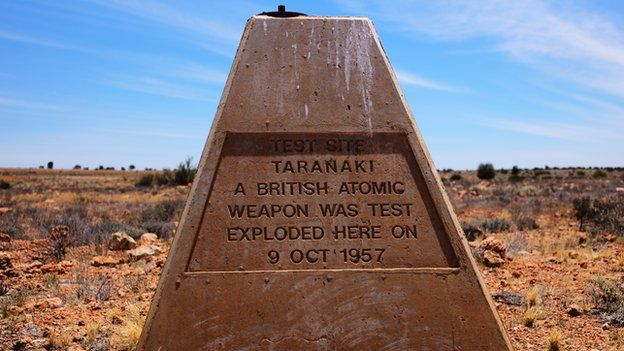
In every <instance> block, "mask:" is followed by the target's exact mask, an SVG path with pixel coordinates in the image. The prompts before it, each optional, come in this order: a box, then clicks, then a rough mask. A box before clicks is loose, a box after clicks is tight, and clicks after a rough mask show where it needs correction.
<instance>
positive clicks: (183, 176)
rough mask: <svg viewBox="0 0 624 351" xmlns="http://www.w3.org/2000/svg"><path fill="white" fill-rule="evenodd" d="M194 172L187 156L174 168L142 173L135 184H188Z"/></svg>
mask: <svg viewBox="0 0 624 351" xmlns="http://www.w3.org/2000/svg"><path fill="white" fill-rule="evenodd" d="M196 172H197V169H196V168H195V167H194V166H193V159H192V158H190V157H189V158H187V159H186V160H185V161H184V162H181V163H180V164H179V165H178V167H177V168H176V169H174V170H169V169H164V170H162V171H160V172H154V173H146V174H143V175H142V176H141V177H139V180H138V181H137V182H136V183H135V185H136V186H137V187H150V186H175V185H188V184H190V183H192V182H193V180H194V179H195V173H196Z"/></svg>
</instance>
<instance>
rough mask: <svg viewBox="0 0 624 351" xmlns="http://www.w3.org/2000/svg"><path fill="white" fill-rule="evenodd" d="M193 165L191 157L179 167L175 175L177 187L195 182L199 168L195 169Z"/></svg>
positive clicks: (174, 179) (174, 181) (174, 180)
mask: <svg viewBox="0 0 624 351" xmlns="http://www.w3.org/2000/svg"><path fill="white" fill-rule="evenodd" d="M192 163H193V159H192V158H191V157H189V158H187V159H186V160H185V161H184V162H182V163H180V164H179V165H178V168H176V169H175V171H174V174H173V183H174V184H175V185H187V184H190V183H192V182H193V179H195V173H196V172H197V168H195V167H193V166H192Z"/></svg>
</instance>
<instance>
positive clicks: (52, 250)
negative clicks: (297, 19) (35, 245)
mask: <svg viewBox="0 0 624 351" xmlns="http://www.w3.org/2000/svg"><path fill="white" fill-rule="evenodd" d="M48 239H49V240H50V244H49V247H48V254H49V255H50V256H52V258H54V259H55V260H56V261H61V260H63V259H64V258H65V255H67V248H68V247H69V244H70V238H69V227H68V226H66V225H57V226H55V227H54V228H52V230H51V231H50V237H49V238H48Z"/></svg>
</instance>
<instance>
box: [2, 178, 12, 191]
mask: <svg viewBox="0 0 624 351" xmlns="http://www.w3.org/2000/svg"><path fill="white" fill-rule="evenodd" d="M7 189H11V184H9V182H7V181H6V180H0V190H7Z"/></svg>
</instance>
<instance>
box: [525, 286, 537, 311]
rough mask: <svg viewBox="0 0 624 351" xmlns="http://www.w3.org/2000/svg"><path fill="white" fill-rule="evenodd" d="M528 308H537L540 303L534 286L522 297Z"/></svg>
mask: <svg viewBox="0 0 624 351" xmlns="http://www.w3.org/2000/svg"><path fill="white" fill-rule="evenodd" d="M524 298H525V300H526V303H527V306H528V307H533V306H537V305H539V303H540V294H539V290H538V289H537V287H536V286H534V287H532V288H531V289H530V290H529V291H527V293H526V296H525V297H524Z"/></svg>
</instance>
